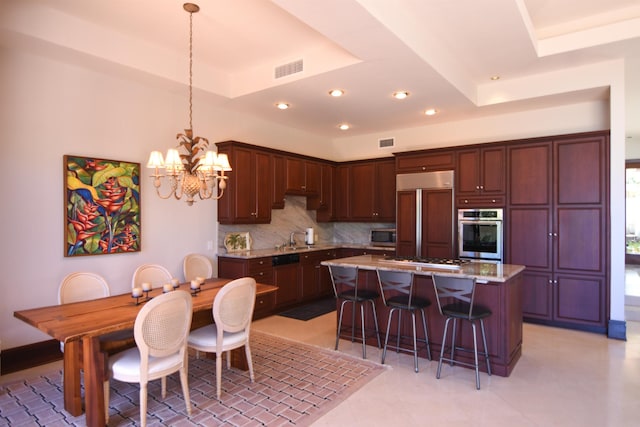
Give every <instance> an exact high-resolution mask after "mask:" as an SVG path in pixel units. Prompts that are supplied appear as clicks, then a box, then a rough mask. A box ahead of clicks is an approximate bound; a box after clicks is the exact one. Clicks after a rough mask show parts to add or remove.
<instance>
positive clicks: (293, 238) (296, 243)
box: [289, 231, 305, 248]
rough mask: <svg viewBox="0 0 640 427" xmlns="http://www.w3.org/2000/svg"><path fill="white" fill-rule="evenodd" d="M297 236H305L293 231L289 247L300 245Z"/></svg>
mask: <svg viewBox="0 0 640 427" xmlns="http://www.w3.org/2000/svg"><path fill="white" fill-rule="evenodd" d="M296 234H305V233H302V232H300V231H292V232H291V234H290V235H289V246H290V247H292V248H293V247H296V246H297V245H298V242H296V237H295V236H296Z"/></svg>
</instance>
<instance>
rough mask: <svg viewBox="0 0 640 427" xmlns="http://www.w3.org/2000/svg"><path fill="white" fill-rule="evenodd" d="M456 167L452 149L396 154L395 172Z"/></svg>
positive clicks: (426, 170) (439, 169)
mask: <svg viewBox="0 0 640 427" xmlns="http://www.w3.org/2000/svg"><path fill="white" fill-rule="evenodd" d="M455 167H456V154H455V151H453V150H428V151H414V152H407V153H397V154H396V173H415V172H430V171H441V170H452V169H455Z"/></svg>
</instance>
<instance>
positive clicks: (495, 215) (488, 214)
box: [458, 209, 504, 262]
mask: <svg viewBox="0 0 640 427" xmlns="http://www.w3.org/2000/svg"><path fill="white" fill-rule="evenodd" d="M502 220H503V210H502V209H458V256H459V257H460V258H466V259H472V260H478V261H495V262H502V261H503V236H504V234H503V223H502Z"/></svg>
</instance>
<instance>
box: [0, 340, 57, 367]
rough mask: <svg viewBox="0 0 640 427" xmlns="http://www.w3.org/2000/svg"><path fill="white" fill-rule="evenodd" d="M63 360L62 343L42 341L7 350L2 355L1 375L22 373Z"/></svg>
mask: <svg viewBox="0 0 640 427" xmlns="http://www.w3.org/2000/svg"><path fill="white" fill-rule="evenodd" d="M61 359H62V352H61V351H60V342H59V341H57V340H47V341H41V342H37V343H33V344H28V345H23V346H21V347H14V348H7V349H4V350H2V353H0V360H1V361H0V363H1V368H2V372H0V375H5V374H10V373H12V372H17V371H22V370H24V369H29V368H33V367H35V366H40V365H45V364H47V363H51V362H55V361H56V360H61Z"/></svg>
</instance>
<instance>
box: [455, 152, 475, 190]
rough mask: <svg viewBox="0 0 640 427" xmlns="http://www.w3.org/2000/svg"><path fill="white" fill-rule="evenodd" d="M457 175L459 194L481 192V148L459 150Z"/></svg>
mask: <svg viewBox="0 0 640 427" xmlns="http://www.w3.org/2000/svg"><path fill="white" fill-rule="evenodd" d="M456 157H457V160H458V168H457V171H456V172H457V176H456V184H457V185H456V187H457V190H458V191H457V194H458V195H459V196H468V195H475V194H478V193H479V192H480V150H466V151H459V152H458V154H457V156H456Z"/></svg>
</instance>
